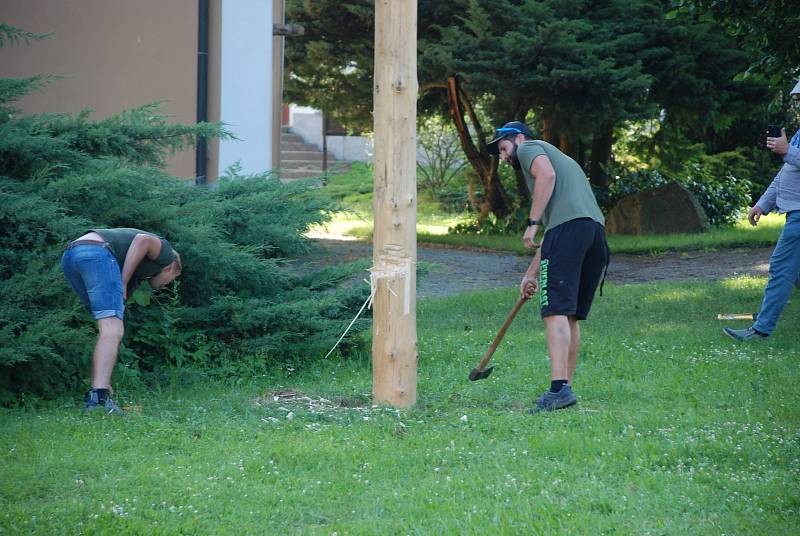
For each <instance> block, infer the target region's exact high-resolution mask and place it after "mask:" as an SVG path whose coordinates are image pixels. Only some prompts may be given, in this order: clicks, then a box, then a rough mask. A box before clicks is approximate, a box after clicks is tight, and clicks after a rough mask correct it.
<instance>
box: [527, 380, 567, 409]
mask: <svg viewBox="0 0 800 536" xmlns="http://www.w3.org/2000/svg"><path fill="white" fill-rule="evenodd" d="M577 401H578V399H577V398H576V397H575V393H573V392H572V387H570V386H569V384H567V385H565V386H564V387H562V388H561V390H560V391H559V392H557V393H554V392H552V391H550V390H549V389H548V390H547V391H545V392H544V394H543V395H542V396H540V397H539V398H537V399H536V405H535V406H534V407H533V409H531V410H530V412H531V413H540V412H542V411H555V410H557V409H564V408H568V407H570V406H573V405H575V403H576V402H577Z"/></svg>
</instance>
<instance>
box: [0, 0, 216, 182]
mask: <svg viewBox="0 0 800 536" xmlns="http://www.w3.org/2000/svg"><path fill="white" fill-rule="evenodd" d="M219 1H220V0H212V1H211V2H210V3H211V6H210V11H211V16H210V19H211V21H212V23H211V34H212V35H211V36H210V50H209V56H210V65H209V67H210V74H209V79H210V80H214V79H217V80H218V77H219V66H218V63H217V65H216V66H215V61H216V62H218V59H217V60H215V59H214V58H215V57H216V58H218V57H219V54H217V53H215V50H217V51H218V50H219V38H218V37H217V38H216V41H215V37H214V31H215V28H216V31H217V32H218V31H219V30H218V27H219V23H218V22H217V21H218V17H219ZM215 18H216V19H217V21H215ZM0 21H2V22H4V23H7V24H11V25H13V26H17V27H20V28H23V29H25V30H29V31H32V32H37V33H52V35H51V37H50V38H49V39H46V40H44V41H37V42H32V43H30V44H29V45H26V44H24V43H21V44H19V45H17V46H14V47H13V48H4V49H2V50H0V77H23V76H31V75H35V74H54V75H58V76H61V77H62V78H61V79H60V80H56V81H54V82H52V83H51V84H50V86H49V87H47V88H45V89H44V90H42V91H40V92H37V93H35V94H32V95H29V96H27V97H25V98H23V99H22V100H21V101H20V102H19V103H18V106H19V107H20V108H22V109H23V111H24V112H27V113H39V112H68V113H76V112H80V111H81V110H83V109H86V108H91V109H92V110H94V113H93V115H92V117H93V118H94V119H101V118H105V117H108V116H110V115H114V114H116V113H119V112H120V111H122V110H123V109H128V108H134V107H138V106H141V105H144V104H148V103H151V102H155V101H163V104H162V107H161V110H162V112H163V113H164V114H167V115H170V116H172V118H173V120H174V121H175V122H176V123H186V124H192V123H195V121H196V118H197V115H196V103H197V29H198V5H197V0H0ZM215 69H216V77H215V75H214V72H215ZM218 86H219V84H218V83H217V89H216V96H215V93H214V92H215V90H214V85H213V84H212V85H211V86H210V87H209V119H210V120H218V119H219V112H218V110H219V104H218V103H219V97H218V95H219V89H218ZM215 98H216V101H217V106H216V107H214V106H213V104H214V99H215ZM215 115H216V117H215ZM214 147H215V144H214V142H211V143H210V144H209V157H210V158H212V159H213V158H215V157H214V156H213V155H214V154H215V152H214ZM213 170H216V167H215V166H209V171H210V172H211V171H213ZM168 171H169V172H170V173H172V174H173V175H177V176H179V177H187V178H188V177H194V175H195V151H194V150H193V149H192V150H187V151H183V152H182V153H179V154H177V155H175V156H173V157H172V158H171V159H170V161H169V166H168ZM209 174H210V175H212V173H209ZM213 175H216V173H215V172H214V173H213ZM214 178H215V176H214V177H209V179H211V180H213V179H214Z"/></svg>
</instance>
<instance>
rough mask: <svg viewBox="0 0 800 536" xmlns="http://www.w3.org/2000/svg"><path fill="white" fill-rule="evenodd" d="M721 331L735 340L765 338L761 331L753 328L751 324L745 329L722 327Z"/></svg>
mask: <svg viewBox="0 0 800 536" xmlns="http://www.w3.org/2000/svg"><path fill="white" fill-rule="evenodd" d="M722 331H723V333H725V335H727V336H728V337H731V338H732V339H736V340H737V341H749V340H750V339H756V340H761V339H766V338H767V336H766V335H764V334H763V333H759V332H758V331H756V330H754V329H753V326H750V327H749V328H746V329H733V328H722Z"/></svg>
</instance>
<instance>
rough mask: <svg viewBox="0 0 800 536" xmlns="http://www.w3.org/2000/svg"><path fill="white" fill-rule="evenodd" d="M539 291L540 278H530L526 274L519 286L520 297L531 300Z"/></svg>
mask: <svg viewBox="0 0 800 536" xmlns="http://www.w3.org/2000/svg"><path fill="white" fill-rule="evenodd" d="M537 290H539V278H538V276H528V275H527V274H526V275H525V277H523V278H522V282H521V283H520V284H519V295H520V297H522V298H525V299H529V298H531V297H532V296H533V295H534V294H536V291H537Z"/></svg>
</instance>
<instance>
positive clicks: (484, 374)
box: [469, 296, 528, 382]
mask: <svg viewBox="0 0 800 536" xmlns="http://www.w3.org/2000/svg"><path fill="white" fill-rule="evenodd" d="M526 301H528V298H526V297H524V296H523V297H521V298H520V299H519V300H518V301H517V303H516V305H514V308H513V309H511V312H510V313H508V317H507V318H506V321H505V322H503V326H502V327H501V328H500V331H498V332H497V336H496V337H495V338H494V340H493V341H492V344H491V345H490V346H489V349H488V350H486V353H485V354H483V358H481V361H480V363H478V366H477V367H475V368H474V369H472V372H470V373H469V379H470V380H471V381H473V382H474V381H478V380H482V379H484V378H488V377H489V375H490V374H491V373H492V370H494V367H489V368H488V369H487V368H486V365H487V364H488V363H489V360H490V359H491V358H492V356H493V355H494V351H495V350H497V347H498V346H499V345H500V341H502V340H503V337H505V335H506V331H508V326H510V325H511V322H513V321H514V317H515V316H517V313H518V312H519V310H520V309H521V308H522V306H523V305H524V304H525V302H526Z"/></svg>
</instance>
